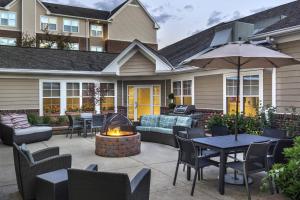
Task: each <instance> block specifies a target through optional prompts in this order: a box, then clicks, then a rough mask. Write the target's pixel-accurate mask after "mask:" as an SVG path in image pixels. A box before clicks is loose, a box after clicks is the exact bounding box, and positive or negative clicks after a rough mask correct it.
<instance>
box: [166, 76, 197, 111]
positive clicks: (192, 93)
mask: <svg viewBox="0 0 300 200" xmlns="http://www.w3.org/2000/svg"><path fill="white" fill-rule="evenodd" d="M184 81H191V82H192V83H191V95H183V82H184ZM174 82H181V88H180V89H181V92H180V101H181V104H183V97H184V96H191V97H192V105H194V104H195V100H194V99H195V98H194V94H195V93H194V92H195V90H194V84H195V83H194V78H193V79H172V82H171V91H172V93H173V94H174V90H173V89H174V88H173V83H174Z"/></svg>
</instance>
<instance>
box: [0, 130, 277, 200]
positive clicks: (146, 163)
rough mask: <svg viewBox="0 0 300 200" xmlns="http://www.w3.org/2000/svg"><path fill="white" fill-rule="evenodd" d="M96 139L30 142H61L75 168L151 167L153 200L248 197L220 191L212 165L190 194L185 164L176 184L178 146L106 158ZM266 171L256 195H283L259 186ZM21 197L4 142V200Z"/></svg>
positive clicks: (0, 189)
mask: <svg viewBox="0 0 300 200" xmlns="http://www.w3.org/2000/svg"><path fill="white" fill-rule="evenodd" d="M94 143H95V141H94V139H91V138H82V137H73V139H68V138H66V137H65V136H63V135H60V136H54V137H52V138H51V140H49V141H46V142H40V143H35V144H30V145H29V148H30V150H31V151H33V152H34V151H36V150H40V149H43V148H47V147H53V146H59V147H60V151H61V154H64V153H66V154H72V159H73V161H72V166H73V168H85V167H86V166H88V165H89V164H92V163H95V164H98V166H99V170H102V171H112V172H124V173H128V174H129V176H130V177H131V178H132V177H133V176H134V175H135V174H136V173H137V172H138V171H139V170H140V169H142V168H144V167H146V168H151V172H152V176H151V189H150V190H151V195H150V199H151V200H190V199H201V200H215V199H217V200H222V199H225V200H233V199H238V200H242V199H246V191H245V188H244V187H242V186H232V185H226V187H225V195H224V196H222V195H220V194H219V193H218V191H217V186H218V168H216V167H208V168H206V169H205V170H204V180H203V181H197V184H196V188H195V194H194V196H193V197H191V196H190V191H191V187H192V181H187V180H186V176H185V175H186V174H185V172H183V170H182V168H181V169H180V170H179V173H178V179H177V184H176V186H173V185H172V181H173V176H174V171H175V166H176V160H177V151H176V149H175V148H172V147H169V146H166V145H160V144H154V143H146V142H143V143H142V152H141V154H139V155H137V156H132V157H128V158H103V157H99V156H96V155H95V153H94V150H95V145H94ZM263 176H264V174H258V175H255V176H253V178H254V184H252V185H251V186H250V188H251V193H252V199H272V200H274V199H282V198H281V197H278V196H271V195H269V193H263V192H261V191H260V190H259V186H260V181H261V178H262V177H263ZM19 199H21V197H20V195H19V193H18V190H17V185H16V178H15V171H14V163H13V154H12V148H11V147H8V146H5V145H3V144H0V200H19Z"/></svg>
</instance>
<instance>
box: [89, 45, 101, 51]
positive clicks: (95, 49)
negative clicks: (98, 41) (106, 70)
mask: <svg viewBox="0 0 300 200" xmlns="http://www.w3.org/2000/svg"><path fill="white" fill-rule="evenodd" d="M91 51H95V52H103V47H102V46H91Z"/></svg>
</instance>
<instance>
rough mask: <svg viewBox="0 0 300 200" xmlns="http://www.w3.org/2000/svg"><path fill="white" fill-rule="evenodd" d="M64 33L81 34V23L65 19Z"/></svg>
mask: <svg viewBox="0 0 300 200" xmlns="http://www.w3.org/2000/svg"><path fill="white" fill-rule="evenodd" d="M64 32H70V33H79V21H78V20H74V19H64Z"/></svg>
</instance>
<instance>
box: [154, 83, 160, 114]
mask: <svg viewBox="0 0 300 200" xmlns="http://www.w3.org/2000/svg"><path fill="white" fill-rule="evenodd" d="M160 106H161V105H160V86H158V85H155V86H153V114H154V115H160Z"/></svg>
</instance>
